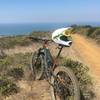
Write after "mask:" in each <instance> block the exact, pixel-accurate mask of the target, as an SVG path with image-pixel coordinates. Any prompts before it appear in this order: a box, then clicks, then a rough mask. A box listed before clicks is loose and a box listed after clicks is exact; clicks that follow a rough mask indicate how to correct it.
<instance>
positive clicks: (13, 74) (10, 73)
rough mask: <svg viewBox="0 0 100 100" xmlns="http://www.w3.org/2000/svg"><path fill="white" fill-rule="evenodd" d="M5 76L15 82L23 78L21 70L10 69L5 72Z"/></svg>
mask: <svg viewBox="0 0 100 100" xmlns="http://www.w3.org/2000/svg"><path fill="white" fill-rule="evenodd" d="M7 75H8V76H11V77H13V78H14V79H16V80H20V79H21V78H23V76H24V71H23V69H22V68H12V69H10V70H9V71H8V72H7Z"/></svg>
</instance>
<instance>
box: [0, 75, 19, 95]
mask: <svg viewBox="0 0 100 100" xmlns="http://www.w3.org/2000/svg"><path fill="white" fill-rule="evenodd" d="M18 91H19V88H18V87H17V85H16V84H15V83H13V82H12V81H10V80H9V79H7V78H5V77H0V94H1V95H3V96H9V95H12V94H14V93H17V92H18Z"/></svg>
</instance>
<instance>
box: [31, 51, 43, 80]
mask: <svg viewBox="0 0 100 100" xmlns="http://www.w3.org/2000/svg"><path fill="white" fill-rule="evenodd" d="M30 67H31V72H32V76H33V78H34V80H40V79H42V76H43V73H44V60H43V56H42V55H39V56H38V52H34V53H33V54H32V58H31V66H30Z"/></svg>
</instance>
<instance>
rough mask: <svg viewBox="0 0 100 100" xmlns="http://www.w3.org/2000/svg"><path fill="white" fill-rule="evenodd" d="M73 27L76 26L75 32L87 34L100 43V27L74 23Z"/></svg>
mask: <svg viewBox="0 0 100 100" xmlns="http://www.w3.org/2000/svg"><path fill="white" fill-rule="evenodd" d="M72 27H73V28H74V30H73V31H74V33H78V34H82V35H85V36H87V37H89V38H92V39H94V40H95V41H96V42H97V43H100V27H92V26H89V25H85V26H77V25H73V26H72Z"/></svg>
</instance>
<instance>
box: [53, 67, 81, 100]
mask: <svg viewBox="0 0 100 100" xmlns="http://www.w3.org/2000/svg"><path fill="white" fill-rule="evenodd" d="M51 83H52V84H53V86H51V97H52V100H80V90H79V85H78V81H77V79H76V77H75V75H74V74H73V71H72V70H71V69H70V68H68V67H67V68H65V67H57V68H56V69H55V70H54V75H53V76H52V77H51Z"/></svg>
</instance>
